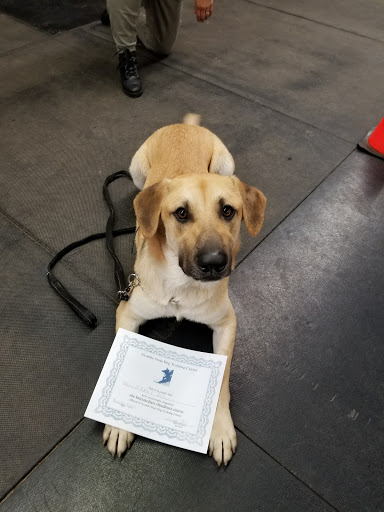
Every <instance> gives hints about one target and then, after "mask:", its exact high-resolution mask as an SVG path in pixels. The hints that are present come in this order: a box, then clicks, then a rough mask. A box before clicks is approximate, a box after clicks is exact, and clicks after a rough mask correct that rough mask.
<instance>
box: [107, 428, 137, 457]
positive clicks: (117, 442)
mask: <svg viewBox="0 0 384 512" xmlns="http://www.w3.org/2000/svg"><path fill="white" fill-rule="evenodd" d="M134 439H135V434H132V433H131V432H127V431H126V430H122V429H121V428H116V427H111V426H110V425H105V427H104V432H103V443H104V444H106V445H107V448H108V451H109V453H110V454H111V455H113V456H115V455H116V453H117V455H118V457H121V456H122V455H123V453H124V452H125V451H126V450H127V448H128V449H129V448H130V447H131V444H132V443H133V440H134Z"/></svg>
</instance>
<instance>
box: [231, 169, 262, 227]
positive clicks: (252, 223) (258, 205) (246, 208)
mask: <svg viewBox="0 0 384 512" xmlns="http://www.w3.org/2000/svg"><path fill="white" fill-rule="evenodd" d="M235 180H236V185H237V188H238V190H239V192H240V194H241V197H242V199H243V219H244V224H245V227H246V228H247V231H248V233H249V234H250V235H251V236H256V235H257V233H258V232H259V231H260V229H261V226H262V225H263V222H264V211H265V205H266V203H267V199H266V197H265V195H264V194H263V193H262V192H260V190H259V189H257V188H256V187H252V186H251V185H247V184H246V183H243V182H242V181H240V180H239V179H238V178H235Z"/></svg>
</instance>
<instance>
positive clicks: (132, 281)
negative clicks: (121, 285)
mask: <svg viewBox="0 0 384 512" xmlns="http://www.w3.org/2000/svg"><path fill="white" fill-rule="evenodd" d="M140 285H141V283H140V279H139V276H138V275H137V274H129V276H128V286H127V287H126V288H125V290H119V291H118V292H117V296H118V298H119V300H126V301H127V300H129V297H130V296H131V295H132V292H133V289H134V288H136V286H140Z"/></svg>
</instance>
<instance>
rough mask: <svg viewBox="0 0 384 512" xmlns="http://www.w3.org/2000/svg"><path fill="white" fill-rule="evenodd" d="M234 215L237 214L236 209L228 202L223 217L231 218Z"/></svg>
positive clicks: (224, 207)
mask: <svg viewBox="0 0 384 512" xmlns="http://www.w3.org/2000/svg"><path fill="white" fill-rule="evenodd" d="M234 215H235V209H234V208H232V206H229V204H226V205H225V206H223V217H224V218H225V219H226V220H231V219H232V217H233V216H234Z"/></svg>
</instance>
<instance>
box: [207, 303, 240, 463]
mask: <svg viewBox="0 0 384 512" xmlns="http://www.w3.org/2000/svg"><path fill="white" fill-rule="evenodd" d="M212 327H213V351H214V353H215V354H221V355H225V356H227V364H226V366H225V372H224V377H223V383H222V385H221V390H220V395H219V401H218V404H217V409H216V414H215V419H214V422H213V427H212V433H211V438H210V440H209V455H211V456H212V457H213V458H214V459H215V461H216V462H217V464H218V466H220V465H221V464H224V465H225V466H226V465H227V464H228V462H229V461H230V459H231V458H232V454H233V453H235V450H236V445H237V438H236V431H235V428H234V426H233V421H232V417H231V413H230V411H229V401H230V393H229V372H230V367H231V361H232V354H233V347H234V344H235V336H236V316H235V313H234V311H233V308H232V306H231V308H230V311H229V313H228V314H227V315H226V317H225V318H224V319H223V321H222V322H220V324H218V325H216V326H212Z"/></svg>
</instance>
